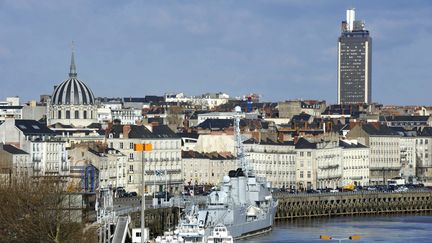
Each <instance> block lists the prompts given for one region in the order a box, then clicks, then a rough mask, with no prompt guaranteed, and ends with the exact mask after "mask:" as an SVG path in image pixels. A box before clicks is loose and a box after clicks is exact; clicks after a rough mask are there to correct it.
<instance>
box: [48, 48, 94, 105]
mask: <svg viewBox="0 0 432 243" xmlns="http://www.w3.org/2000/svg"><path fill="white" fill-rule="evenodd" d="M94 100H95V99H94V95H93V92H92V91H91V90H90V88H89V87H87V85H86V84H85V83H84V82H82V81H80V80H78V79H77V72H76V66H75V58H74V53H73V52H72V57H71V65H70V72H69V79H67V80H65V81H63V82H62V83H61V84H60V85H58V86H57V87H55V89H54V93H53V94H52V97H51V104H53V105H93V104H94Z"/></svg>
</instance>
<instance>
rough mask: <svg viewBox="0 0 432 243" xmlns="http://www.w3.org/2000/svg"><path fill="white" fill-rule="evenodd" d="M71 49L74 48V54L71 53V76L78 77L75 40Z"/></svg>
mask: <svg viewBox="0 0 432 243" xmlns="http://www.w3.org/2000/svg"><path fill="white" fill-rule="evenodd" d="M71 49H72V55H71V64H70V71H69V78H76V77H77V72H76V66H75V42H74V41H72V45H71Z"/></svg>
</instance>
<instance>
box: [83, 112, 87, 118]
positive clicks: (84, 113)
mask: <svg viewBox="0 0 432 243" xmlns="http://www.w3.org/2000/svg"><path fill="white" fill-rule="evenodd" d="M83 118H84V119H87V111H84V112H83Z"/></svg>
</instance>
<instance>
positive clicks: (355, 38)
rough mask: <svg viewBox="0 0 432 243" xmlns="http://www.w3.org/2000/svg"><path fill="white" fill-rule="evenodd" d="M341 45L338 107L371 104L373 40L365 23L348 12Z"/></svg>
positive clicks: (339, 49)
mask: <svg viewBox="0 0 432 243" xmlns="http://www.w3.org/2000/svg"><path fill="white" fill-rule="evenodd" d="M341 27H342V28H341V36H340V37H339V43H338V67H337V69H338V98H337V100H338V104H359V103H371V102H372V95H371V94H372V85H371V84H372V80H371V71H372V69H371V68H372V38H371V37H370V35H369V31H368V30H366V29H365V24H364V21H360V20H355V11H354V9H348V10H347V12H346V21H342V26H341Z"/></svg>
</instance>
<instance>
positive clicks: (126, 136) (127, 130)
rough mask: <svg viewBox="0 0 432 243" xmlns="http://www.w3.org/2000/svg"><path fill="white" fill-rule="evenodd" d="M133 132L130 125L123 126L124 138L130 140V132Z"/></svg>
mask: <svg viewBox="0 0 432 243" xmlns="http://www.w3.org/2000/svg"><path fill="white" fill-rule="evenodd" d="M130 130H131V127H130V125H124V126H123V138H126V139H127V138H129V132H130Z"/></svg>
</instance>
